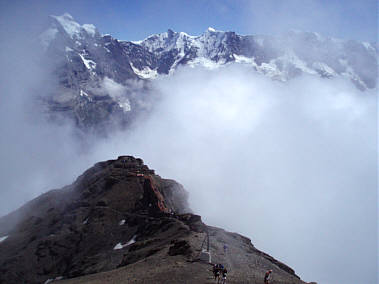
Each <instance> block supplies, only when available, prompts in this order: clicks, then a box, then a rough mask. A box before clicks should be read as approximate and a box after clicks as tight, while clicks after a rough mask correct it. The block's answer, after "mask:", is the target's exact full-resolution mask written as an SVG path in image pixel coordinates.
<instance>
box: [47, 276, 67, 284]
mask: <svg viewBox="0 0 379 284" xmlns="http://www.w3.org/2000/svg"><path fill="white" fill-rule="evenodd" d="M62 279H63V276H58V277H55V278H50V279H47V280H46V281H45V282H44V283H43V284H49V283H51V282H54V281H58V280H62Z"/></svg>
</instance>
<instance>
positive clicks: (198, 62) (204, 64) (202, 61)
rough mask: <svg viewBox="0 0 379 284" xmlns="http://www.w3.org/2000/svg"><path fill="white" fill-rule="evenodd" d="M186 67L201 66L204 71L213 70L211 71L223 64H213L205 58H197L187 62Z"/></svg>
mask: <svg viewBox="0 0 379 284" xmlns="http://www.w3.org/2000/svg"><path fill="white" fill-rule="evenodd" d="M188 65H189V66H190V67H196V66H202V67H204V68H206V69H210V70H213V69H217V68H219V67H221V66H222V65H223V64H220V63H217V62H214V61H213V60H211V59H208V58H205V57H197V58H195V59H194V60H192V61H190V62H188ZM170 71H171V70H170ZM172 72H173V71H172ZM172 72H171V73H172Z"/></svg>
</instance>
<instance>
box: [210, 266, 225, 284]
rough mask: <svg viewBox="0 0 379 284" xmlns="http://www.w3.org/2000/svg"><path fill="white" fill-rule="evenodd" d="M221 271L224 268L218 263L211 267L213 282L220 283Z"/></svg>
mask: <svg viewBox="0 0 379 284" xmlns="http://www.w3.org/2000/svg"><path fill="white" fill-rule="evenodd" d="M223 269H224V266H223V265H222V264H220V263H217V264H215V265H213V276H214V278H215V280H216V279H217V283H219V281H220V275H221V272H222V271H223Z"/></svg>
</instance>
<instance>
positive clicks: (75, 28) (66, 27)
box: [51, 13, 98, 39]
mask: <svg viewBox="0 0 379 284" xmlns="http://www.w3.org/2000/svg"><path fill="white" fill-rule="evenodd" d="M51 18H52V19H55V23H56V25H55V26H56V28H58V27H61V28H63V31H64V32H66V34H67V35H68V36H69V37H70V38H71V39H75V38H81V37H82V36H83V35H86V36H91V37H94V36H95V35H96V34H97V33H98V31H97V29H96V27H95V26H94V25H92V24H83V25H80V24H78V23H77V22H76V21H75V20H74V18H73V17H72V16H71V15H70V14H68V13H64V14H63V15H61V16H54V15H51Z"/></svg>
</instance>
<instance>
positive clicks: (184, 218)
mask: <svg viewBox="0 0 379 284" xmlns="http://www.w3.org/2000/svg"><path fill="white" fill-rule="evenodd" d="M189 211H190V210H189V208H188V204H187V193H186V192H185V191H184V189H183V188H182V186H181V185H179V184H178V183H176V182H175V181H172V180H166V179H162V178H161V177H159V176H157V175H155V174H154V171H153V170H150V169H148V167H147V166H146V165H144V164H143V162H142V160H141V159H135V158H133V157H130V156H121V157H119V158H118V159H117V160H110V161H106V162H101V163H97V164H96V165H95V166H94V167H92V168H90V169H88V170H87V171H86V172H85V173H84V174H83V175H81V176H80V177H79V178H78V179H77V180H76V181H75V182H74V183H73V184H72V185H70V186H67V187H64V188H62V189H58V190H52V191H49V192H47V193H45V194H43V195H41V196H40V197H38V198H36V199H34V200H32V201H30V202H28V203H27V204H26V205H24V206H23V207H21V208H20V209H18V210H16V211H15V212H12V213H10V214H9V215H7V216H4V217H2V218H0V239H1V241H0V272H1V273H0V283H7V284H13V283H14V284H16V283H17V284H19V283H28V284H33V283H44V282H45V281H47V280H49V279H61V278H73V277H78V276H81V275H87V274H93V273H97V272H102V271H108V270H112V269H115V268H118V267H126V269H122V270H118V271H117V272H115V274H113V273H112V275H111V276H105V277H107V278H109V279H110V278H112V277H115V279H117V277H120V276H119V275H120V274H119V273H121V275H124V276H123V277H126V276H125V273H127V274H126V275H128V277H134V278H135V279H137V280H138V281H139V282H138V283H183V282H181V279H184V278H185V279H186V283H201V282H198V279H199V278H197V277H200V278H201V279H203V280H204V281H207V277H208V276H207V275H209V272H208V271H207V269H208V268H209V265H208V264H200V263H197V260H198V258H199V253H200V252H201V248H202V243H203V241H204V238H205V236H206V234H207V232H208V233H209V236H210V251H211V254H212V260H213V262H222V263H224V264H225V265H226V266H227V267H228V268H229V269H230V278H231V280H232V279H234V280H233V281H234V282H231V283H243V282H244V281H246V280H248V279H250V280H251V279H260V278H261V277H262V274H263V273H264V271H265V270H267V269H269V268H272V269H273V270H274V272H275V275H276V276H275V277H276V279H277V280H278V283H303V282H302V281H300V280H299V278H298V277H297V276H296V275H295V273H294V271H293V270H292V269H291V268H290V267H288V266H287V265H285V264H283V263H281V262H279V261H277V260H275V259H274V258H272V257H271V256H269V255H267V254H264V253H262V252H261V251H259V250H257V249H256V248H255V247H254V246H253V245H252V244H251V242H250V240H249V239H247V238H246V237H243V236H240V235H238V234H236V233H228V232H225V231H224V230H222V229H218V228H213V227H209V226H206V225H205V224H204V223H203V222H202V221H201V218H200V216H197V215H193V214H191V213H185V212H189ZM225 244H227V246H228V248H227V250H226V251H224V248H223V246H224V245H225ZM193 261H195V263H194V262H193ZM128 267H130V268H128ZM131 271H133V272H132V273H133V274H132V275H134V276H131V275H129V272H131ZM146 271H149V273H146ZM198 271H200V272H198ZM199 273H200V274H199ZM172 275H176V276H175V277H177V278H175V279H174V280H172ZM91 277H92V276H91ZM99 277H100V278H99V279H102V278H101V277H103V276H102V275H100V276H99ZM203 280H202V281H203ZM79 281H82V280H79ZM90 281H92V280H90ZM101 281H102V280H101ZM112 281H113V280H112ZM114 281H116V280H114ZM128 281H129V280H128ZM128 281H126V282H118V283H129V282H128ZM130 281H131V280H130ZM144 281H145V282H144ZM69 283H71V282H69ZM73 283H77V282H73ZM78 283H80V282H78ZM91 283H92V282H91ZM204 283H206V282H204Z"/></svg>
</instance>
